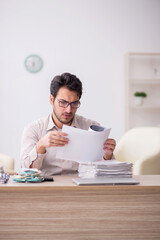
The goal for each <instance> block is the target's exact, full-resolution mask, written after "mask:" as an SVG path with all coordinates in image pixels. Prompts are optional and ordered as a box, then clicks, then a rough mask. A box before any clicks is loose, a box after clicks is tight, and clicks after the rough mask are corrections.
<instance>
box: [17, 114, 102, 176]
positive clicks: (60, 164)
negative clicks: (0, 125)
mask: <svg viewBox="0 0 160 240" xmlns="http://www.w3.org/2000/svg"><path fill="white" fill-rule="evenodd" d="M92 124H96V125H100V124H99V123H97V122H95V121H92V120H90V119H87V118H84V117H82V116H79V115H77V114H76V115H75V117H74V119H73V122H72V124H71V126H72V127H76V128H80V129H84V130H88V129H89V127H90V125H92ZM48 131H61V129H58V128H57V126H56V125H55V124H54V122H53V120H52V115H51V114H50V115H49V116H47V117H45V118H41V119H39V120H37V121H35V122H33V123H31V124H29V125H28V126H27V127H25V129H24V131H23V134H22V141H21V156H20V158H21V167H23V168H29V167H30V165H31V164H32V163H33V167H34V168H38V169H40V170H41V171H42V174H43V175H55V174H66V173H75V172H76V171H77V170H78V166H79V164H78V163H77V162H74V161H69V160H62V159H57V158H56V151H57V147H50V148H47V149H46V152H45V153H44V154H39V153H37V150H36V144H37V142H38V141H39V140H40V139H41V138H42V137H43V136H44V135H46V134H47V132H48Z"/></svg>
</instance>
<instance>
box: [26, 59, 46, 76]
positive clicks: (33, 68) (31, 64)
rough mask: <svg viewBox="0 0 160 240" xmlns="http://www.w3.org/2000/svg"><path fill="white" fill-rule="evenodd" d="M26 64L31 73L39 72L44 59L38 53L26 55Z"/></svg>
mask: <svg viewBox="0 0 160 240" xmlns="http://www.w3.org/2000/svg"><path fill="white" fill-rule="evenodd" d="M24 65H25V67H26V69H27V71H29V72H31V73H37V72H39V71H40V70H41V69H42V67H43V60H42V58H41V57H40V56H38V55H36V54H32V55H29V56H28V57H26V59H25V62H24Z"/></svg>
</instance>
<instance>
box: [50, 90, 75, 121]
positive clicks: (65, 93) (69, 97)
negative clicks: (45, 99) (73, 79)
mask: <svg viewBox="0 0 160 240" xmlns="http://www.w3.org/2000/svg"><path fill="white" fill-rule="evenodd" d="M78 101H79V96H78V95H77V92H76V91H70V90H68V89H67V88H66V87H61V88H60V89H59V91H58V93H57V96H56V98H54V96H52V95H51V96H50V102H51V104H53V119H54V121H55V123H56V124H57V125H61V124H66V125H70V124H71V122H72V120H73V118H74V115H75V113H76V111H77V108H76V107H72V106H71V105H68V106H67V107H63V104H64V103H66V102H68V103H77V102H78ZM73 105H74V104H73Z"/></svg>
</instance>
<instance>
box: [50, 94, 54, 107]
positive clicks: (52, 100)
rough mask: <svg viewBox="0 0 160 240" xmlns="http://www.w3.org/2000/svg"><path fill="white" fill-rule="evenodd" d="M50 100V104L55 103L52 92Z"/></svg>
mask: <svg viewBox="0 0 160 240" xmlns="http://www.w3.org/2000/svg"><path fill="white" fill-rule="evenodd" d="M49 100H50V104H51V105H53V102H54V97H53V95H52V94H50V97H49Z"/></svg>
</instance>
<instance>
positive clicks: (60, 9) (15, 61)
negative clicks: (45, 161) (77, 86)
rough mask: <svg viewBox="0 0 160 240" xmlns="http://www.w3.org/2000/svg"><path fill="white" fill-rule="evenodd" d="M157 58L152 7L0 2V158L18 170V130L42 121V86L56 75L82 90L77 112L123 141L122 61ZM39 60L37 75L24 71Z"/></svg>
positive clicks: (104, 0)
mask: <svg viewBox="0 0 160 240" xmlns="http://www.w3.org/2000/svg"><path fill="white" fill-rule="evenodd" d="M134 51H135V52H160V1H159V0H134V1H133V0H0V66H1V67H0V152H3V153H6V154H10V155H12V156H13V157H14V158H15V159H16V168H18V167H19V152H20V138H21V133H22V130H23V128H24V126H25V125H26V124H27V123H28V122H31V121H33V120H35V119H37V118H39V117H42V116H45V115H48V114H49V113H50V111H51V107H50V105H49V85H50V81H51V80H52V78H53V77H54V76H55V75H57V74H61V73H63V72H71V73H74V74H76V75H77V76H78V77H79V78H80V79H81V81H82V82H83V86H84V93H83V97H82V106H81V108H80V109H79V110H78V113H79V114H82V115H84V116H86V117H88V118H91V119H94V120H97V121H99V122H100V123H101V124H102V125H104V126H106V127H111V128H112V131H111V137H114V138H115V139H116V140H117V141H118V140H119V138H120V137H121V136H122V135H123V133H124V54H125V53H126V52H134ZM32 53H35V54H38V55H40V56H41V57H42V58H43V60H44V68H43V69H42V71H40V72H39V73H37V74H31V73H29V72H27V71H26V70H25V67H24V60H25V58H26V57H27V56H28V55H29V54H32Z"/></svg>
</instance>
